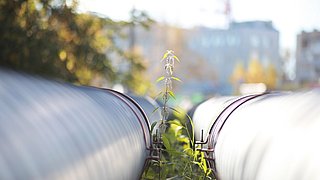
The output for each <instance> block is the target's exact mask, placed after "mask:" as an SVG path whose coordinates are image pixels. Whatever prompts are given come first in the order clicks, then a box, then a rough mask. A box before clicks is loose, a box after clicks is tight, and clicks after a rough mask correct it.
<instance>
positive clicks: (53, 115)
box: [0, 69, 151, 180]
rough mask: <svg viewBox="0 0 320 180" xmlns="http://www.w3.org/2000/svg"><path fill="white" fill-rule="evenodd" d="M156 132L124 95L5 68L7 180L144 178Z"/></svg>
mask: <svg viewBox="0 0 320 180" xmlns="http://www.w3.org/2000/svg"><path fill="white" fill-rule="evenodd" d="M149 128H150V127H149V123H148V122H147V118H146V116H145V114H144V113H143V111H142V110H141V108H140V107H139V106H137V104H135V103H134V102H133V101H132V99H131V98H129V97H128V96H126V95H123V94H121V93H118V92H115V91H111V90H101V89H97V88H92V87H78V86H73V85H68V84H63V83H59V82H54V81H48V80H44V79H41V78H36V77H31V76H28V75H24V74H17V73H15V72H12V71H8V70H3V69H0V179H68V180H69V179H77V180H79V179H139V178H140V175H141V173H142V171H143V166H144V163H145V160H146V159H147V157H148V155H149V151H148V150H147V148H149V146H150V143H151V138H150V134H149Z"/></svg>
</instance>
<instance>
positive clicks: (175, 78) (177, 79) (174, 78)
mask: <svg viewBox="0 0 320 180" xmlns="http://www.w3.org/2000/svg"><path fill="white" fill-rule="evenodd" d="M171 79H173V80H176V81H179V82H182V81H181V80H180V79H179V78H177V77H171Z"/></svg>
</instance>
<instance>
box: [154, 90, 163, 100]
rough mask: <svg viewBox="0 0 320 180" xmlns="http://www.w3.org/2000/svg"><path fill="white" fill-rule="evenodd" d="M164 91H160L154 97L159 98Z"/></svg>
mask: <svg viewBox="0 0 320 180" xmlns="http://www.w3.org/2000/svg"><path fill="white" fill-rule="evenodd" d="M162 93H163V92H159V93H158V94H157V95H156V96H155V97H154V98H153V100H157V99H158V98H159V97H160V96H161V95H162Z"/></svg>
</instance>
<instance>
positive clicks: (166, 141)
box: [162, 134, 171, 149]
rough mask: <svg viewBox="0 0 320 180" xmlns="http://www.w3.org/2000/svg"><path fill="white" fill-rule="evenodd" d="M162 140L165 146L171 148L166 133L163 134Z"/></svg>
mask: <svg viewBox="0 0 320 180" xmlns="http://www.w3.org/2000/svg"><path fill="white" fill-rule="evenodd" d="M162 142H163V145H164V147H166V149H171V146H170V142H169V139H168V138H167V137H166V135H165V134H163V135H162Z"/></svg>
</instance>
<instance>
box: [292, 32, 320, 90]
mask: <svg viewBox="0 0 320 180" xmlns="http://www.w3.org/2000/svg"><path fill="white" fill-rule="evenodd" d="M296 80H297V82H298V83H299V84H300V85H306V84H310V85H312V84H319V83H320V32H319V31H317V30H314V31H313V32H302V33H301V34H299V35H298V36H297V49H296Z"/></svg>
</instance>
